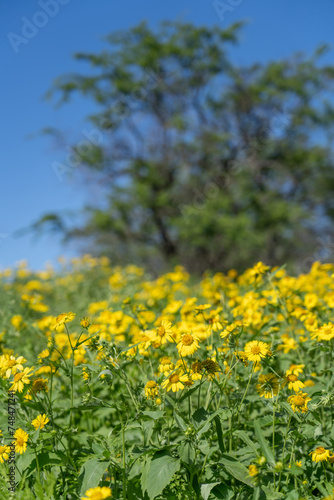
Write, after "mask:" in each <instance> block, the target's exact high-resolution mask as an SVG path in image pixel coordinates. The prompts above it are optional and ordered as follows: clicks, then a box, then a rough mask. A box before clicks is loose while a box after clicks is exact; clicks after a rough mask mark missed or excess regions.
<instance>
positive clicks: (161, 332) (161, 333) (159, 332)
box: [158, 326, 166, 337]
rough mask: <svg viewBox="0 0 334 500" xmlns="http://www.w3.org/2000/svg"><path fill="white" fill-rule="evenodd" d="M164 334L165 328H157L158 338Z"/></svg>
mask: <svg viewBox="0 0 334 500" xmlns="http://www.w3.org/2000/svg"><path fill="white" fill-rule="evenodd" d="M165 333H166V330H165V327H164V326H159V328H158V335H159V337H163V336H164V335H165Z"/></svg>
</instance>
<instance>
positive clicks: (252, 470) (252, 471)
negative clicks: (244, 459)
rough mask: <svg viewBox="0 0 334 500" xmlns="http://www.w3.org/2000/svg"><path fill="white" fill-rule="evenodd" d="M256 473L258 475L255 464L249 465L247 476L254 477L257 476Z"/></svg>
mask: <svg viewBox="0 0 334 500" xmlns="http://www.w3.org/2000/svg"><path fill="white" fill-rule="evenodd" d="M258 473H259V469H258V468H257V466H256V465H255V464H250V466H249V467H248V474H249V475H250V476H251V477H254V476H257V475H258Z"/></svg>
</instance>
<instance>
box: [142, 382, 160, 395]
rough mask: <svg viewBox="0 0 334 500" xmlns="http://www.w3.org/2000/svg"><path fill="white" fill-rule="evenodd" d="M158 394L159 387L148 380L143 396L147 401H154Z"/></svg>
mask: <svg viewBox="0 0 334 500" xmlns="http://www.w3.org/2000/svg"><path fill="white" fill-rule="evenodd" d="M158 394H159V386H158V384H157V383H156V382H154V380H149V381H148V382H147V384H146V385H145V396H146V398H147V399H155V398H156V397H157V396H158Z"/></svg>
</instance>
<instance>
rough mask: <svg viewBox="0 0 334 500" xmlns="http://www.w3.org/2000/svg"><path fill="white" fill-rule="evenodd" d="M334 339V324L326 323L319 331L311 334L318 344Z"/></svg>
mask: <svg viewBox="0 0 334 500" xmlns="http://www.w3.org/2000/svg"><path fill="white" fill-rule="evenodd" d="M332 338H334V325H333V323H326V324H325V325H322V326H321V327H320V328H318V330H315V331H314V332H312V333H311V339H313V340H314V339H315V340H317V341H318V342H320V341H321V340H331V339H332Z"/></svg>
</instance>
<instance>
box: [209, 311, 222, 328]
mask: <svg viewBox="0 0 334 500" xmlns="http://www.w3.org/2000/svg"><path fill="white" fill-rule="evenodd" d="M208 322H209V330H210V331H212V330H213V331H214V332H217V331H218V330H222V329H223V328H224V326H223V323H222V321H221V320H220V318H219V315H216V316H213V317H212V318H209V319H208Z"/></svg>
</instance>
